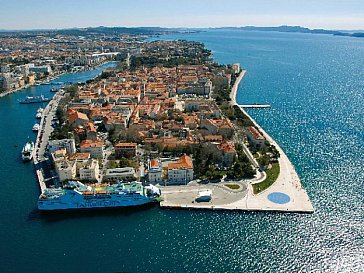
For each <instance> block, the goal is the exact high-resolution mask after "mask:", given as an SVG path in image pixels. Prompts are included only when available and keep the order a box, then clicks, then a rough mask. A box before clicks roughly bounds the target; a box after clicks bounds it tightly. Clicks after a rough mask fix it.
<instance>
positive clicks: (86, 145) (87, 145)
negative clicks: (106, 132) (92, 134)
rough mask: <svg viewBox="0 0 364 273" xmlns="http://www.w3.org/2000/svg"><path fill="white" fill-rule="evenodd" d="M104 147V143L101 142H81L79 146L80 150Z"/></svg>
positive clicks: (87, 140)
mask: <svg viewBox="0 0 364 273" xmlns="http://www.w3.org/2000/svg"><path fill="white" fill-rule="evenodd" d="M102 146H104V142H103V141H102V140H89V139H86V140H83V141H82V142H81V144H80V147H81V148H95V147H102Z"/></svg>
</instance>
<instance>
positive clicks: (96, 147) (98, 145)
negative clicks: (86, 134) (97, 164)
mask: <svg viewBox="0 0 364 273" xmlns="http://www.w3.org/2000/svg"><path fill="white" fill-rule="evenodd" d="M104 146H105V144H104V142H103V141H101V140H90V139H87V140H84V141H82V142H81V145H80V148H81V153H90V155H91V157H92V158H103V157H104Z"/></svg>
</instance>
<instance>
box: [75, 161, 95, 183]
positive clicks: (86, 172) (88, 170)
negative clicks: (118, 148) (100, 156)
mask: <svg viewBox="0 0 364 273" xmlns="http://www.w3.org/2000/svg"><path fill="white" fill-rule="evenodd" d="M79 164H80V168H79V174H80V180H89V181H98V180H99V175H100V167H99V161H97V160H96V159H89V160H87V161H84V162H82V163H79Z"/></svg>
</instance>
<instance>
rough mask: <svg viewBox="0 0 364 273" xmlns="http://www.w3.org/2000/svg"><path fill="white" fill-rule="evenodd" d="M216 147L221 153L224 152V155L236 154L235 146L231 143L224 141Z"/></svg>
mask: <svg viewBox="0 0 364 273" xmlns="http://www.w3.org/2000/svg"><path fill="white" fill-rule="evenodd" d="M218 147H219V149H220V150H221V151H224V152H225V153H235V152H236V150H235V145H234V143H233V142H231V141H225V142H223V143H221V144H220V145H219V146H218Z"/></svg>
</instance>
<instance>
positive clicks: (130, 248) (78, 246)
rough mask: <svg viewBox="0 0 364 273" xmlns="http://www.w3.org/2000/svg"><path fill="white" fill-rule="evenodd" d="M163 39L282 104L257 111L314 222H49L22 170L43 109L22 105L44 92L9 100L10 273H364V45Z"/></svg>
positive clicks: (3, 226) (5, 186) (5, 117)
mask: <svg viewBox="0 0 364 273" xmlns="http://www.w3.org/2000/svg"><path fill="white" fill-rule="evenodd" d="M160 38H161V39H187V40H195V41H200V42H204V43H205V44H206V46H207V48H209V49H211V50H212V51H213V55H214V58H215V60H216V61H217V62H219V63H224V64H227V63H235V62H239V63H241V65H242V66H243V67H244V68H246V69H247V71H248V72H247V74H246V76H245V78H244V80H243V81H242V84H241V85H240V87H239V92H238V102H239V103H242V104H250V103H264V104H271V105H272V108H271V109H259V110H250V111H249V113H250V114H251V115H252V116H253V117H254V118H255V119H256V120H257V121H258V123H260V124H261V125H262V126H263V128H264V129H265V130H266V131H267V132H268V133H269V134H271V136H272V137H273V138H275V139H276V141H277V142H278V143H279V144H280V145H281V147H282V148H283V149H284V150H285V151H286V153H287V155H288V157H289V158H290V159H291V161H292V163H293V164H294V165H295V167H296V169H297V172H298V175H299V176H300V178H301V180H302V183H303V186H304V187H305V189H306V190H307V192H308V195H309V196H310V199H311V201H312V203H313V206H314V208H315V213H314V214H280V213H250V212H249V213H244V212H221V211H174V210H161V209H159V208H158V207H154V208H147V209H140V210H128V211H121V212H100V213H97V214H90V213H76V214H62V215H55V216H44V215H41V214H40V213H39V212H38V211H37V210H36V201H37V197H38V194H39V189H38V185H37V180H36V177H35V174H34V167H33V166H32V165H31V164H23V163H22V162H21V160H20V150H21V146H22V145H23V144H24V142H25V141H26V138H27V136H31V135H32V132H31V128H32V126H33V124H34V122H35V118H34V116H35V113H36V110H37V108H38V106H37V105H19V104H18V103H17V99H20V98H23V97H25V96H26V95H30V94H40V93H43V94H45V95H49V93H48V91H49V90H48V89H49V87H45V86H40V87H33V88H29V89H26V90H23V91H20V92H19V93H16V94H13V95H10V96H7V97H4V98H0V117H1V118H0V154H1V156H2V157H1V160H0V183H1V185H0V217H1V218H0V219H1V221H0V234H1V240H0V272H328V273H331V272H364V251H363V249H364V191H363V188H364V174H363V171H364V157H363V155H364V39H359V38H349V37H335V36H330V35H312V34H297V33H278V32H246V31H229V30H210V31H207V32H201V33H195V34H178V35H168V36H162V37H160ZM87 73H90V74H87ZM97 73H99V71H96V72H86V75H85V74H82V75H81V76H82V77H83V78H84V79H85V78H86V79H87V78H92V77H93V76H95V75H96V74H97ZM81 76H80V75H78V74H72V75H67V76H63V77H67V79H69V81H76V82H77V81H80V80H79V79H78V77H81Z"/></svg>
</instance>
